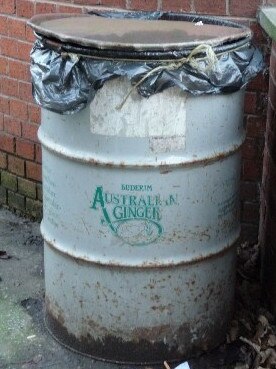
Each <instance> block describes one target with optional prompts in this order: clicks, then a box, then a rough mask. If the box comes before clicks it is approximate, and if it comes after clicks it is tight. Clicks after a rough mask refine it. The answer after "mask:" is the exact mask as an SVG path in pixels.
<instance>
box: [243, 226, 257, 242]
mask: <svg viewBox="0 0 276 369" xmlns="http://www.w3.org/2000/svg"><path fill="white" fill-rule="evenodd" d="M258 230H259V227H258V226H257V225H254V224H246V223H242V224H241V242H249V243H250V244H255V243H256V242H257V241H258Z"/></svg>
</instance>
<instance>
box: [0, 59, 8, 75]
mask: <svg viewBox="0 0 276 369" xmlns="http://www.w3.org/2000/svg"><path fill="white" fill-rule="evenodd" d="M7 73H8V62H7V59H6V58H4V57H1V56H0V74H7Z"/></svg>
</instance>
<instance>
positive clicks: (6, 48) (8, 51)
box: [0, 37, 18, 59]
mask: <svg viewBox="0 0 276 369" xmlns="http://www.w3.org/2000/svg"><path fill="white" fill-rule="evenodd" d="M0 42H1V44H0V46H1V53H2V55H6V56H9V57H11V58H15V59H16V58H17V56H18V53H17V46H18V41H17V40H15V39H11V38H8V37H2V38H1V39H0Z"/></svg>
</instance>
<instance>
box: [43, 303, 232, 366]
mask: <svg viewBox="0 0 276 369" xmlns="http://www.w3.org/2000/svg"><path fill="white" fill-rule="evenodd" d="M45 326H46V328H47V330H48V332H49V333H50V335H51V336H52V337H53V338H54V339H55V340H56V341H57V342H58V343H60V344H61V345H63V346H65V347H66V348H67V349H70V350H71V351H74V352H77V353H79V354H82V355H85V356H88V357H91V358H93V359H96V360H100V361H104V362H111V363H116V364H133V365H148V364H151V365H154V364H162V363H163V362H164V361H165V360H166V361H167V362H179V361H184V360H187V359H188V358H189V359H190V358H192V357H193V358H194V357H197V356H199V355H202V353H203V352H205V351H209V350H212V349H214V348H215V347H217V346H218V345H219V344H220V343H222V342H223V341H224V339H225V334H221V327H220V332H216V333H217V335H215V334H213V335H211V337H216V339H215V340H214V341H215V342H214V341H211V340H210V342H206V341H205V342H204V344H202V345H200V347H196V346H195V347H191V345H189V349H188V351H186V352H185V355H183V353H179V351H178V348H177V347H176V346H175V347H169V346H168V345H166V344H164V342H162V341H160V342H154V343H152V342H150V341H148V340H146V339H144V340H140V341H139V342H134V341H123V340H122V339H121V338H118V337H115V336H112V335H107V336H106V337H105V338H104V339H102V340H100V339H97V340H95V339H93V338H92V337H90V336H87V337H82V338H80V339H78V338H77V337H75V336H74V335H73V334H70V333H69V332H68V330H67V329H66V327H64V326H63V324H62V323H61V322H60V321H59V320H58V319H56V318H55V317H54V316H53V315H52V314H51V313H50V312H49V311H47V308H46V312H45ZM182 330H183V335H185V328H184V327H182ZM187 333H188V332H187ZM218 335H219V336H218ZM184 350H185V349H184Z"/></svg>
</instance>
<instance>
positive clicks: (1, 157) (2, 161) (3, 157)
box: [0, 152, 8, 169]
mask: <svg viewBox="0 0 276 369" xmlns="http://www.w3.org/2000/svg"><path fill="white" fill-rule="evenodd" d="M7 163H8V161H7V154H5V153H4V152H0V168H1V169H6V168H7Z"/></svg>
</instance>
